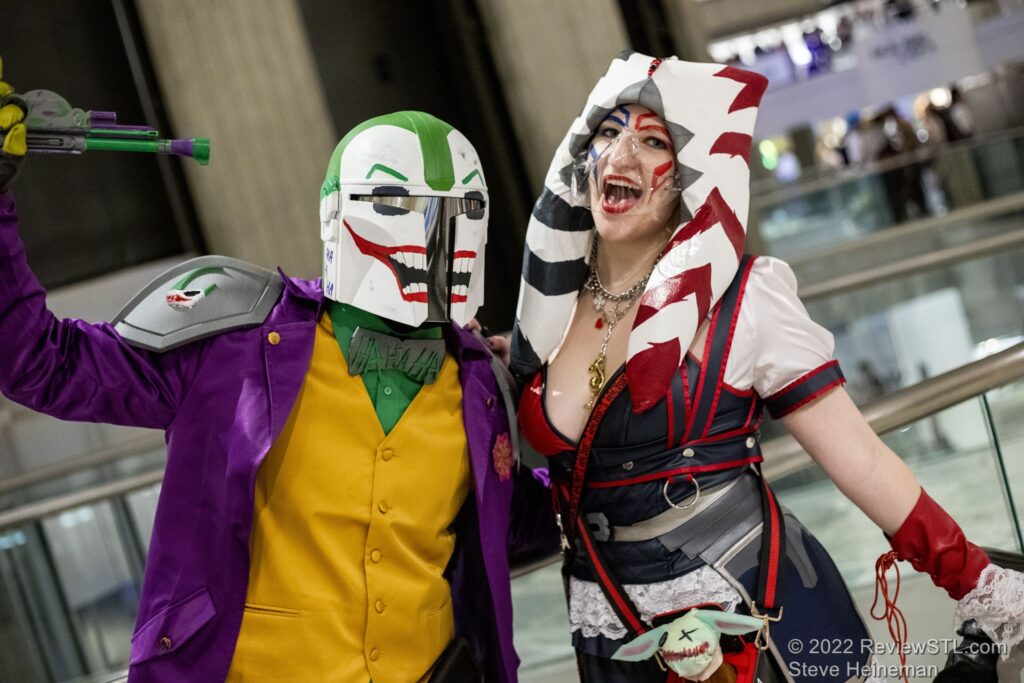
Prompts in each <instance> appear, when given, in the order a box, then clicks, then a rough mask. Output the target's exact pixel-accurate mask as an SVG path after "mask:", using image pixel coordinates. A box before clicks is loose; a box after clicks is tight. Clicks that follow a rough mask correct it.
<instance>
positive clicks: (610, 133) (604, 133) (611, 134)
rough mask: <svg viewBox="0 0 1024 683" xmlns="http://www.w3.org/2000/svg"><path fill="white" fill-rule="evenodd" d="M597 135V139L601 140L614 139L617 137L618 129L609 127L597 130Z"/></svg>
mask: <svg viewBox="0 0 1024 683" xmlns="http://www.w3.org/2000/svg"><path fill="white" fill-rule="evenodd" d="M597 134H598V136H599V137H602V138H616V137H618V136H619V129H618V128H611V127H608V128H602V129H601V130H599V131H598V132H597Z"/></svg>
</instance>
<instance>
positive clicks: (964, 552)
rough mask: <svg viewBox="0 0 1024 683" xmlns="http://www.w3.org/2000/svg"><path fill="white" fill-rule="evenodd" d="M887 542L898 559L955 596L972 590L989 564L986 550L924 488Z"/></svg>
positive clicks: (956, 598)
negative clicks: (968, 536) (972, 540)
mask: <svg viewBox="0 0 1024 683" xmlns="http://www.w3.org/2000/svg"><path fill="white" fill-rule="evenodd" d="M889 543H890V545H892V549H893V550H895V551H896V556H897V557H898V558H899V559H901V560H907V561H908V562H910V565H911V566H912V567H913V568H914V569H916V570H917V571H919V572H924V573H926V574H928V575H930V576H931V577H932V582H933V583H934V584H935V585H936V586H938V587H939V588H944V589H945V590H946V592H947V593H949V597H951V598H953V599H954V600H959V599H960V598H962V597H964V596H965V595H967V594H968V593H969V592H971V590H973V589H974V587H975V586H976V585H978V576H979V575H980V574H981V570H982V569H984V568H985V567H987V566H988V565H989V559H988V555H986V554H985V551H983V550H982V549H981V548H979V547H978V546H976V545H974V544H973V543H971V542H970V541H968V540H967V537H966V536H964V532H963V529H961V528H960V526H959V525H958V524H957V523H956V521H955V520H954V519H953V518H952V517H950V516H949V514H948V513H947V512H946V511H945V510H943V509H942V508H941V507H940V506H939V504H938V503H936V502H935V501H934V500H932V499H931V498H930V497H929V496H928V494H927V493H925V491H924V489H921V497H920V498H918V499H917V504H915V505H914V509H913V510H911V511H910V514H909V515H907V518H906V519H905V520H903V524H902V525H901V526H900V528H899V529H898V530H897V531H896V533H895V534H893V536H892V538H890V539H889Z"/></svg>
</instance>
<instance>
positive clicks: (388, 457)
mask: <svg viewBox="0 0 1024 683" xmlns="http://www.w3.org/2000/svg"><path fill="white" fill-rule="evenodd" d="M380 457H382V458H383V459H384V462H387V461H388V460H391V458H393V457H395V452H394V451H393V450H391V449H390V448H386V449H384V452H383V453H381V454H380Z"/></svg>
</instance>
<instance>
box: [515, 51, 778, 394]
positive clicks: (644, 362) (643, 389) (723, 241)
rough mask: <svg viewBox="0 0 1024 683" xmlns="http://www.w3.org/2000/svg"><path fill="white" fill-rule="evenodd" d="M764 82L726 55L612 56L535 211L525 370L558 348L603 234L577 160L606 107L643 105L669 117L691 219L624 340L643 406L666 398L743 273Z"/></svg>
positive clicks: (522, 329) (522, 355)
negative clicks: (572, 181)
mask: <svg viewBox="0 0 1024 683" xmlns="http://www.w3.org/2000/svg"><path fill="white" fill-rule="evenodd" d="M652 67H653V68H652ZM766 87H767V81H766V79H765V78H764V77H763V76H760V75H758V74H755V73H750V72H746V71H743V70H742V69H737V68H734V67H723V66H722V65H719V64H699V63H693V62H683V61H679V60H677V59H674V58H667V59H663V60H661V61H658V60H655V59H654V58H652V57H650V56H648V55H642V54H639V53H627V54H624V55H622V56H620V57H618V58H616V59H615V60H613V62H612V64H611V65H610V66H609V68H608V72H607V73H606V74H605V76H604V77H603V78H602V79H601V80H600V81H599V82H598V83H597V85H595V86H594V89H593V91H592V92H591V93H590V96H589V97H588V99H587V103H586V104H585V105H584V107H583V111H582V112H581V114H580V116H579V117H577V119H576V120H575V121H574V122H573V124H572V126H571V127H570V129H569V131H568V133H567V134H566V136H565V138H564V139H563V141H562V144H561V145H560V146H559V148H558V150H557V151H556V153H555V158H554V159H553V160H552V162H551V166H550V168H549V170H548V175H547V177H546V178H545V182H544V186H545V189H544V193H543V194H542V195H541V198H540V199H539V200H538V203H537V206H536V207H535V208H534V213H533V215H532V216H531V219H530V225H529V229H528V230H527V235H526V243H527V261H526V266H527V267H525V268H524V275H523V282H522V286H521V289H520V298H519V310H518V311H517V321H516V332H515V335H514V337H515V339H514V343H513V364H514V365H515V367H516V369H517V371H518V372H524V373H525V372H532V371H535V370H537V369H539V368H540V367H541V366H542V365H543V363H544V362H545V361H546V360H547V359H549V358H550V357H551V354H552V353H553V352H554V351H555V350H556V349H557V348H558V345H559V344H560V343H561V342H562V340H563V338H564V335H565V330H566V328H567V326H568V325H569V323H570V320H571V318H572V312H573V310H574V308H575V304H576V301H577V297H578V294H579V288H580V286H581V285H582V284H583V277H584V276H585V274H586V259H587V257H588V254H589V253H590V245H591V243H592V240H593V239H595V236H594V231H593V228H592V227H590V226H592V225H593V224H592V222H591V223H590V226H588V225H587V222H588V221H582V220H581V219H579V217H578V216H577V215H576V213H575V212H579V211H585V210H586V209H584V208H582V207H577V206H576V205H575V204H573V201H574V200H573V196H572V193H571V191H570V187H569V180H568V179H569V177H570V176H569V170H570V169H571V168H572V165H573V160H574V159H575V158H576V155H577V154H579V153H580V152H581V150H583V149H584V148H585V145H586V144H587V143H588V141H589V140H590V138H591V137H592V136H593V135H594V133H595V132H596V130H597V126H598V125H599V124H600V121H601V120H603V118H604V116H606V115H607V113H608V112H610V111H612V110H613V109H615V107H618V106H622V105H624V104H630V103H637V104H640V105H642V106H644V107H647V108H648V109H650V110H651V111H652V112H653V113H655V114H657V115H658V116H659V117H660V118H661V119H663V120H664V122H665V126H666V128H667V129H668V130H669V131H670V134H671V136H672V137H673V143H674V147H675V153H676V155H675V156H676V159H675V168H676V170H677V172H679V173H680V174H681V176H682V177H683V178H684V183H683V189H682V195H681V200H680V201H681V204H682V209H683V210H682V215H684V216H685V217H686V218H687V220H685V221H684V222H683V223H681V224H679V225H678V226H676V228H675V230H674V231H673V235H672V237H671V238H670V239H669V241H668V244H667V245H666V246H665V248H664V250H663V251H662V255H661V258H660V260H659V262H658V265H657V267H656V268H655V269H654V271H653V272H652V274H651V276H650V279H649V280H648V283H647V289H646V291H645V292H644V294H643V295H642V296H641V298H640V302H639V307H638V309H637V314H636V318H635V320H634V323H633V327H632V328H631V330H630V335H629V341H628V344H627V349H626V375H627V379H628V380H629V387H630V395H631V397H632V400H633V409H634V411H636V412H641V411H643V410H646V409H648V408H650V407H651V406H652V405H654V404H655V403H657V402H658V401H659V400H661V398H662V397H663V396H664V394H665V392H666V391H667V390H668V387H669V383H670V381H671V377H672V375H673V373H674V372H676V371H677V370H678V368H679V364H680V363H681V361H682V358H683V354H684V353H685V352H686V349H687V348H688V347H689V346H690V344H691V343H692V342H693V338H694V336H695V335H696V333H697V330H698V329H699V327H700V324H701V323H702V322H703V320H704V319H705V318H706V317H707V315H708V313H709V312H710V310H711V309H712V307H713V306H714V305H715V302H716V301H717V300H718V299H719V297H721V296H722V294H723V293H724V292H725V291H726V289H728V286H729V283H730V282H731V281H732V279H733V277H734V276H735V274H736V268H737V266H738V265H739V261H740V257H741V255H742V253H743V242H744V239H745V237H746V222H747V208H748V205H749V202H750V184H749V177H750V170H749V155H750V144H751V141H752V135H753V131H754V121H755V118H756V115H757V112H756V107H757V105H758V103H759V102H760V101H761V97H762V95H763V94H764V92H765V89H766ZM690 216H692V218H690ZM588 218H589V217H588ZM588 227H590V229H589V230H587V228H588Z"/></svg>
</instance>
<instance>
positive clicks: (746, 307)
mask: <svg viewBox="0 0 1024 683" xmlns="http://www.w3.org/2000/svg"><path fill="white" fill-rule="evenodd" d="M796 291H797V284H796V276H795V275H793V270H792V269H791V268H790V267H789V265H788V264H787V263H785V262H784V261H780V260H779V259H777V258H773V257H770V256H760V257H758V258H757V260H756V261H754V265H753V267H752V268H751V271H750V277H749V278H748V280H747V288H746V291H745V292H744V295H743V305H742V307H741V308H740V317H739V320H738V321H737V322H736V334H735V336H734V337H733V345H732V352H731V353H730V355H729V362H728V364H727V365H726V368H725V382H726V384H728V385H729V386H731V387H734V388H736V389H742V390H746V389H749V388H751V387H753V388H754V391H756V392H757V393H758V395H760V396H761V397H764V398H767V397H769V396H771V395H773V394H776V393H778V392H779V391H780V390H782V389H784V388H785V387H787V386H788V385H790V384H792V383H793V382H795V381H796V380H798V379H800V378H801V377H803V376H804V375H806V374H807V373H808V372H810V371H811V370H814V369H815V368H817V367H820V366H821V365H823V364H825V363H827V362H829V361H830V360H831V359H832V352H833V350H834V349H835V342H834V340H833V338H832V333H830V332H829V331H828V330H826V329H825V328H824V327H822V326H821V325H818V324H817V323H816V322H814V321H813V320H811V318H810V317H809V316H808V315H807V309H806V308H804V305H803V303H802V302H801V301H800V299H799V298H797V295H796Z"/></svg>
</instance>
